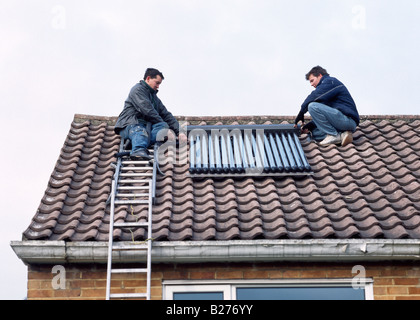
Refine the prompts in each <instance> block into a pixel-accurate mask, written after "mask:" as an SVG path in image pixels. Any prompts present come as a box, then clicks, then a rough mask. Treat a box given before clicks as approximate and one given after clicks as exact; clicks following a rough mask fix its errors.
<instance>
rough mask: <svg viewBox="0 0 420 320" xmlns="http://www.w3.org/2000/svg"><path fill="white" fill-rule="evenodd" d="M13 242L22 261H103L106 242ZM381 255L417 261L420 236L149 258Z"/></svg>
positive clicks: (242, 244) (214, 245) (159, 251)
mask: <svg viewBox="0 0 420 320" xmlns="http://www.w3.org/2000/svg"><path fill="white" fill-rule="evenodd" d="M125 244H127V245H129V244H130V242H126V243H125ZM11 246H12V248H13V250H14V251H15V253H16V255H17V256H18V257H19V258H20V259H21V260H22V261H23V262H24V263H25V264H38V263H48V264H52V263H63V264H64V263H106V261H107V254H108V243H107V242H64V241H12V242H11ZM113 254H114V256H113V261H114V262H126V263H130V262H141V261H146V251H141V252H139V251H126V252H123V251H118V252H114V253H113ZM381 260H382V261H383V260H393V261H404V260H417V261H420V239H419V240H411V239H410V240H389V239H369V240H362V239H344V240H335V239H334V240H333V239H314V240H246V241H244V240H231V241H172V242H166V241H155V242H153V249H152V261H153V263H202V262H273V261H279V262H280V261H300V262H305V261H308V262H309V261H325V262H327V261H331V262H340V261H341V262H346V261H349V262H350V261H352V262H353V261H354V262H357V261H381Z"/></svg>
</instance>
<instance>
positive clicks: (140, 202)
mask: <svg viewBox="0 0 420 320" xmlns="http://www.w3.org/2000/svg"><path fill="white" fill-rule="evenodd" d="M148 203H149V200H115V204H148Z"/></svg>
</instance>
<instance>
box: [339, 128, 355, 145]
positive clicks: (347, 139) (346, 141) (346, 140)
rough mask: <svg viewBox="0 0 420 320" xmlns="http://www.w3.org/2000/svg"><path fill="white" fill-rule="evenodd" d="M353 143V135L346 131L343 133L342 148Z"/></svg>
mask: <svg viewBox="0 0 420 320" xmlns="http://www.w3.org/2000/svg"><path fill="white" fill-rule="evenodd" d="M352 142H353V135H352V133H351V132H350V131H344V132H343V133H341V146H342V147H344V146H346V145H348V144H349V143H352Z"/></svg>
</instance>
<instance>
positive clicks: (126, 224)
mask: <svg viewBox="0 0 420 320" xmlns="http://www.w3.org/2000/svg"><path fill="white" fill-rule="evenodd" d="M148 226H149V224H148V223H147V222H121V223H114V228H140V227H148Z"/></svg>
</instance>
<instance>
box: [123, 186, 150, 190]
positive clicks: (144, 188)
mask: <svg viewBox="0 0 420 320" xmlns="http://www.w3.org/2000/svg"><path fill="white" fill-rule="evenodd" d="M117 189H118V190H149V187H148V186H139V187H118V188H117Z"/></svg>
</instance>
